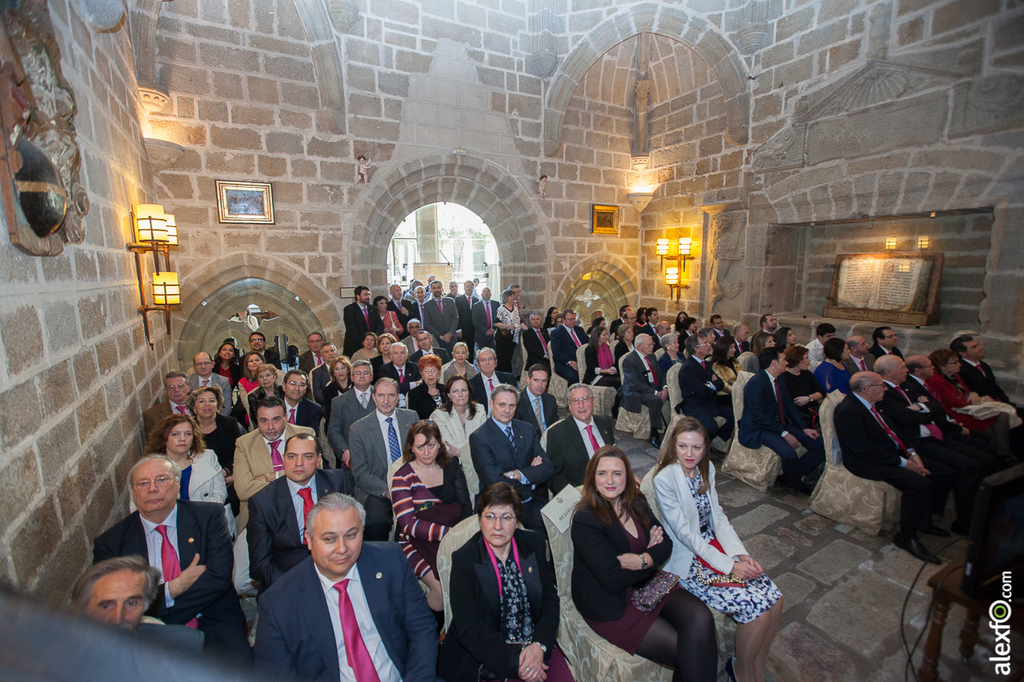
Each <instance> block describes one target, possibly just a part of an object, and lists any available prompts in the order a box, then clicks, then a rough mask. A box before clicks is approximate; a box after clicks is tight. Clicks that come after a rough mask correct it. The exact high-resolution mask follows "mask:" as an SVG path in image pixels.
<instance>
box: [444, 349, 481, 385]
mask: <svg viewBox="0 0 1024 682" xmlns="http://www.w3.org/2000/svg"><path fill="white" fill-rule="evenodd" d="M476 375H477V369H476V367H474V366H473V363H472V362H470V361H469V346H467V345H466V343H465V342H464V341H459V342H458V343H456V344H455V345H454V346H453V347H452V361H451V362H449V363H448V364H447V365H445V366H444V367H442V368H441V381H442V382H447V381H448V380H449V379H451V378H452V377H453V376H464V377H466V379H472V378H473V377H475V376H476Z"/></svg>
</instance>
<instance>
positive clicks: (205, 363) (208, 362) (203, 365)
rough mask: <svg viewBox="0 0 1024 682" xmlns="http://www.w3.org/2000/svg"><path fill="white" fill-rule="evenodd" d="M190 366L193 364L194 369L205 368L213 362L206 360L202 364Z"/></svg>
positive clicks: (197, 363)
mask: <svg viewBox="0 0 1024 682" xmlns="http://www.w3.org/2000/svg"><path fill="white" fill-rule="evenodd" d="M192 364H194V365H195V366H196V367H206V366H207V365H212V364H213V362H211V361H209V360H206V361H204V362H194V363H192Z"/></svg>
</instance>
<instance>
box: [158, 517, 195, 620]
mask: <svg viewBox="0 0 1024 682" xmlns="http://www.w3.org/2000/svg"><path fill="white" fill-rule="evenodd" d="M156 532H157V533H160V537H161V538H163V542H161V543H160V564H161V566H162V567H163V576H164V582H165V583H169V582H171V581H172V580H174V579H175V578H177V577H178V576H179V575H181V562H180V561H178V554H177V552H175V551H174V546H173V545H171V541H170V539H169V538H168V537H167V526H164V525H162V524H161V525H159V526H157V527H156ZM185 625H187V626H188V627H190V628H198V627H199V621H198V620H196V619H195V618H193V619H192V620H190V621H189V622H187V623H185Z"/></svg>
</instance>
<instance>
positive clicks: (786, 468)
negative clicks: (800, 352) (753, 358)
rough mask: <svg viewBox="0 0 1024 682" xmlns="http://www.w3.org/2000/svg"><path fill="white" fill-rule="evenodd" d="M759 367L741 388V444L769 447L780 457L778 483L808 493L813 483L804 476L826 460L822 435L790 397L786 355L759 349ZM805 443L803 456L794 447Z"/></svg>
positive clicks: (771, 350)
mask: <svg viewBox="0 0 1024 682" xmlns="http://www.w3.org/2000/svg"><path fill="white" fill-rule="evenodd" d="M760 360H761V370H760V371H759V372H758V373H757V374H755V375H754V376H753V377H752V378H751V379H750V381H748V382H747V385H746V386H744V388H743V416H742V417H741V418H740V421H739V434H738V437H739V439H740V445H742V446H743V447H747V448H754V449H757V448H760V447H761V446H762V445H763V446H766V447H768V448H769V449H771V450H772V451H773V452H774V453H775V454H777V455H778V456H779V458H780V459H781V460H782V476H780V477H779V481H778V482H779V484H780V485H781V486H782V487H783V488H785V489H787V490H789V491H790V492H793V493H800V494H804V495H810V494H811V492H812V491H813V490H814V488H813V486H811V485H810V484H808V483H807V482H805V481H804V477H805V476H807V475H808V474H810V473H811V472H812V471H814V470H815V469H816V468H818V466H819V465H820V464H821V463H822V462H824V461H825V446H824V444H823V443H822V440H821V434H820V433H819V432H818V431H816V430H814V429H812V428H809V427H808V426H807V423H806V422H805V421H804V418H803V415H802V414H800V410H799V409H797V406H796V404H795V403H794V402H793V400H792V398H790V396H789V391H788V390H787V389H786V382H785V380H784V379H782V378H781V377H782V374H783V372H785V371H786V356H785V354H784V353H783V352H782V351H780V350H779V349H778V348H774V347H771V348H765V349H764V350H763V351H761V358H760ZM801 445H802V446H804V447H805V448H806V449H807V452H806V453H804V455H803V456H800V455H798V454H797V452H796V449H797V448H798V447H800V446H801Z"/></svg>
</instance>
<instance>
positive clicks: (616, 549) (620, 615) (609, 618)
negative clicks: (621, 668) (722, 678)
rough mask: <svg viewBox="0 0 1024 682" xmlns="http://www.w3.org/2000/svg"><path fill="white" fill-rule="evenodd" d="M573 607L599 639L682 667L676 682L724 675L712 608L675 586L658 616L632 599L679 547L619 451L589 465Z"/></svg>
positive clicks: (579, 519)
mask: <svg viewBox="0 0 1024 682" xmlns="http://www.w3.org/2000/svg"><path fill="white" fill-rule="evenodd" d="M571 533H572V543H573V556H574V559H573V569H572V601H573V604H574V605H575V606H576V610H577V611H579V613H580V615H581V616H583V619H584V620H585V621H586V622H587V625H589V626H590V627H591V628H593V630H594V632H596V633H597V634H598V635H600V636H601V637H603V638H604V639H606V640H608V641H609V642H611V643H612V644H614V645H615V646H617V647H619V648H620V649H623V650H625V651H626V652H627V653H630V654H634V655H637V656H642V657H643V658H646V659H648V660H651V661H654V662H655V663H658V664H659V665H664V666H668V667H672V668H675V674H674V676H673V679H680V680H687V681H690V680H692V681H694V682H712V681H713V680H715V679H716V676H717V667H718V647H717V646H716V644H715V623H714V618H713V617H712V615H711V611H710V610H708V607H707V606H705V605H704V604H702V603H701V601H700V600H699V599H698V598H697V597H695V596H693V595H692V594H690V593H689V592H687V591H686V590H684V589H682V588H681V587H679V586H678V585H673V586H672V587H671V588H669V590H668V592H667V593H666V594H665V595H664V596H663V597H662V598H661V599H660V600H659V601H658V602H657V604H656V605H655V606H654V608H653V609H651V610H650V611H641V610H640V609H638V608H637V607H636V606H635V605H634V603H633V601H632V597H633V595H634V593H635V592H637V591H639V590H641V589H643V588H644V586H645V585H646V584H647V583H648V581H650V580H651V578H653V577H654V576H655V575H656V574H657V572H658V569H659V568H661V566H662V565H663V564H664V563H665V562H666V561H668V559H669V558H670V557H671V555H672V540H671V538H669V537H668V536H667V535H665V533H664V531H663V530H662V527H661V523H660V522H659V521H658V519H657V518H656V517H655V515H654V512H653V511H652V510H651V505H650V503H649V502H648V501H647V500H646V499H645V498H644V496H643V494H642V493H641V492H640V490H639V486H638V485H637V483H636V479H635V478H634V477H633V470H632V468H631V467H630V465H629V459H628V458H627V457H626V455H625V454H624V453H623V452H622V450H620V449H619V448H617V447H615V446H614V445H610V446H605V447H603V448H601V449H600V450H598V451H597V452H596V453H595V454H594V457H593V458H592V459H591V460H590V464H589V465H588V466H587V471H586V474H585V477H584V481H583V498H582V499H581V500H580V501H579V503H578V504H577V506H576V512H575V513H574V514H573V517H572V528H571Z"/></svg>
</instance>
